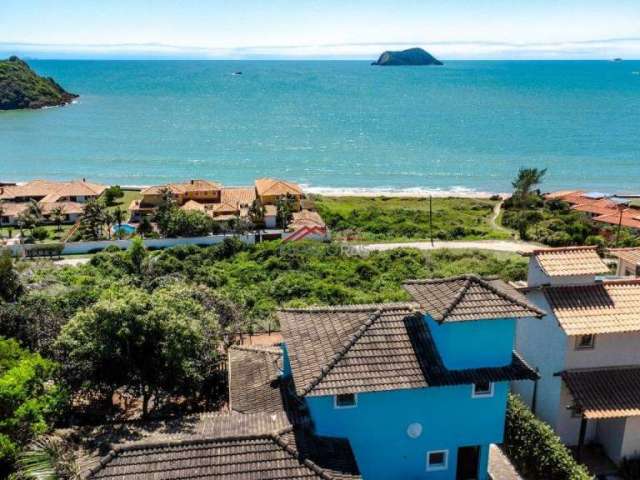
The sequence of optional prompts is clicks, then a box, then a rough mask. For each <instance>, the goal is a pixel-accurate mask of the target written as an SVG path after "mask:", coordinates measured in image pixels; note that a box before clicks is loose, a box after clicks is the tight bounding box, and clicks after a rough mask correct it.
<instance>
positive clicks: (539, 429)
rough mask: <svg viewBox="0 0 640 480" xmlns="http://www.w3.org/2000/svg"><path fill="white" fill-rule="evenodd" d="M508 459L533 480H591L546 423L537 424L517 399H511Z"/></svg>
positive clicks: (513, 397)
mask: <svg viewBox="0 0 640 480" xmlns="http://www.w3.org/2000/svg"><path fill="white" fill-rule="evenodd" d="M504 444H505V447H506V451H507V455H508V456H509V458H510V459H511V461H512V462H513V463H514V465H515V467H516V468H517V469H518V470H519V471H520V473H521V474H523V475H524V476H525V477H526V478H528V479H530V480H548V479H553V480H589V479H591V478H592V477H591V476H590V475H589V473H588V472H587V470H586V468H585V467H584V466H582V465H579V464H578V463H577V462H576V461H575V460H574V458H573V457H572V456H571V453H569V450H568V449H567V447H565V446H564V445H563V444H562V443H561V442H560V438H559V437H558V436H557V435H556V434H555V433H554V432H553V430H552V429H551V427H550V426H549V425H547V424H546V423H544V422H542V421H541V420H538V419H537V418H536V417H535V415H533V413H531V410H529V408H527V406H526V405H525V404H524V403H523V402H522V401H521V400H520V399H519V398H517V397H515V396H513V395H510V396H509V400H508V406H507V419H506V425H505V433H504Z"/></svg>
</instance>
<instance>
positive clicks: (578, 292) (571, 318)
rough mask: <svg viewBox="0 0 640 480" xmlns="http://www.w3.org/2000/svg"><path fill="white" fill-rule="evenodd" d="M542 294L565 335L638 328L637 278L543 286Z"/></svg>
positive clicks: (639, 284) (639, 298)
mask: <svg viewBox="0 0 640 480" xmlns="http://www.w3.org/2000/svg"><path fill="white" fill-rule="evenodd" d="M544 293H545V296H546V298H547V301H548V302H549V305H550V306H551V309H552V310H553V313H554V315H555V316H556V318H557V319H558V322H559V323H560V326H561V327H562V329H563V330H564V331H565V333H566V334H567V335H587V334H598V333H616V332H635V331H640V280H625V281H622V280H621V281H605V282H602V283H596V284H593V285H576V286H567V287H545V288H544Z"/></svg>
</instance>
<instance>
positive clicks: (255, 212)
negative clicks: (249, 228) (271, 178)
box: [249, 198, 265, 227]
mask: <svg viewBox="0 0 640 480" xmlns="http://www.w3.org/2000/svg"><path fill="white" fill-rule="evenodd" d="M264 214H265V208H264V205H263V204H262V202H261V201H260V198H256V199H255V200H254V201H253V203H252V204H251V207H249V219H250V220H251V223H253V224H254V225H255V226H256V227H262V226H264Z"/></svg>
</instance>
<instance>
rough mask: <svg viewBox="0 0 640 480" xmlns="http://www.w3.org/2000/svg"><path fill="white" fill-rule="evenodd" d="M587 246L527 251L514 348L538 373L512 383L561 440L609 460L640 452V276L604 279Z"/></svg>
mask: <svg viewBox="0 0 640 480" xmlns="http://www.w3.org/2000/svg"><path fill="white" fill-rule="evenodd" d="M608 272H609V268H608V266H607V265H606V264H605V263H604V262H603V261H602V260H601V259H600V257H599V256H598V253H597V251H596V248H595V247H569V248H558V249H544V250H537V251H534V252H533V253H532V254H530V258H529V272H528V281H527V287H526V288H525V289H524V290H523V292H524V293H525V294H526V296H527V298H528V299H529V301H530V302H532V303H533V304H535V305H537V306H538V307H539V308H540V309H541V310H544V311H546V312H547V314H546V315H545V316H544V317H543V318H542V319H541V320H538V319H536V320H531V319H524V320H522V321H520V322H519V323H518V325H517V335H516V349H517V351H518V352H519V353H520V354H521V355H522V356H523V358H524V359H525V361H526V362H527V363H528V364H530V365H531V366H532V367H534V368H535V369H536V370H537V371H538V373H539V375H540V380H539V381H537V382H536V383H535V384H534V385H525V384H522V383H519V384H514V385H513V389H514V391H515V392H516V393H518V394H519V395H520V396H522V398H523V399H524V400H525V401H526V402H527V403H528V404H529V405H530V406H531V408H532V409H533V411H534V412H535V414H536V415H537V416H538V417H540V418H541V419H542V420H544V421H545V422H547V423H549V424H550V425H551V426H552V427H553V429H554V430H555V432H556V433H557V434H558V435H559V436H560V438H561V439H562V441H563V442H564V443H565V444H567V445H570V446H576V447H577V450H578V455H580V452H581V450H582V447H583V446H584V445H585V444H587V443H598V444H601V445H602V446H603V448H604V451H605V452H606V454H607V455H608V456H609V457H610V458H611V459H612V460H613V461H615V462H620V461H621V459H622V458H624V457H629V456H635V455H637V454H638V453H640V381H638V380H639V379H640V348H638V345H640V280H637V279H629V280H607V278H606V275H607V274H608Z"/></svg>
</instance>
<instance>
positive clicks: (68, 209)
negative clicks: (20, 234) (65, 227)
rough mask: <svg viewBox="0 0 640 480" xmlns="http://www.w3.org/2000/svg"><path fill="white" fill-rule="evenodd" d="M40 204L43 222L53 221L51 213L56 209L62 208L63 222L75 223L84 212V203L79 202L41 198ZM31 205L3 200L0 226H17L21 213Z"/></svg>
mask: <svg viewBox="0 0 640 480" xmlns="http://www.w3.org/2000/svg"><path fill="white" fill-rule="evenodd" d="M38 206H39V207H40V211H41V213H42V218H41V219H40V222H41V223H53V220H52V216H51V215H52V213H53V212H54V211H55V210H56V209H61V212H62V222H61V223H75V222H76V221H77V220H78V219H79V218H80V215H82V212H84V204H82V203H78V202H70V201H59V202H46V201H45V200H41V201H39V202H38ZM30 207H31V203H30V202H2V203H1V204H0V226H1V225H9V226H17V225H18V217H19V216H20V214H22V213H25V212H27V211H29V209H30Z"/></svg>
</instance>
